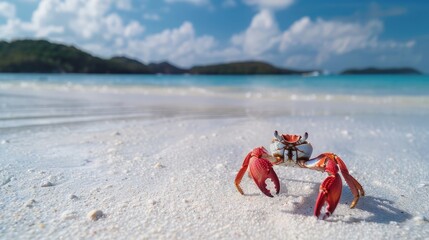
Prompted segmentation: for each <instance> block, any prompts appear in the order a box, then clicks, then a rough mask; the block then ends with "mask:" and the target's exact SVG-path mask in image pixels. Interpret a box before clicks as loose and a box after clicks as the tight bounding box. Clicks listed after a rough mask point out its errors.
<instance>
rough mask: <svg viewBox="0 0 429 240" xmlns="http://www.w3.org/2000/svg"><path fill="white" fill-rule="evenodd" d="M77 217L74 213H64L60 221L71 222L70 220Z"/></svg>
mask: <svg viewBox="0 0 429 240" xmlns="http://www.w3.org/2000/svg"><path fill="white" fill-rule="evenodd" d="M77 217H78V215H77V212H75V211H68V210H67V211H64V212H63V213H62V214H61V219H62V220H71V219H76V218H77Z"/></svg>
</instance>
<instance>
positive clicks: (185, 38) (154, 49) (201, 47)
mask: <svg viewBox="0 0 429 240" xmlns="http://www.w3.org/2000/svg"><path fill="white" fill-rule="evenodd" d="M215 44H216V41H215V39H214V38H213V37H211V36H200V37H198V36H196V34H195V30H194V27H193V25H192V23H190V22H184V23H183V24H182V25H181V26H180V27H179V28H175V29H166V30H164V31H162V32H160V33H157V34H153V35H150V36H148V37H146V38H145V39H143V40H134V41H131V42H130V44H129V46H128V48H127V49H126V50H125V52H127V53H129V55H131V56H135V57H138V58H140V59H142V60H143V61H146V62H149V61H163V60H169V61H172V62H174V63H175V64H178V65H180V66H190V65H191V64H194V63H195V62H196V61H198V60H199V59H204V58H207V57H209V56H210V51H212V49H213V48H214V46H215Z"/></svg>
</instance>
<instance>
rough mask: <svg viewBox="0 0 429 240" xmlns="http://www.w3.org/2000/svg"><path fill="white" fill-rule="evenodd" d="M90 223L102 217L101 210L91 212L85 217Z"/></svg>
mask: <svg viewBox="0 0 429 240" xmlns="http://www.w3.org/2000/svg"><path fill="white" fill-rule="evenodd" d="M86 216H87V217H88V218H89V219H91V220H92V221H97V220H98V219H100V218H102V217H104V213H103V212H102V211H101V210H95V209H94V210H92V211H90V212H89V213H88V214H87V215H86Z"/></svg>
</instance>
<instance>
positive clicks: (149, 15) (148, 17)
mask: <svg viewBox="0 0 429 240" xmlns="http://www.w3.org/2000/svg"><path fill="white" fill-rule="evenodd" d="M143 18H144V19H146V20H151V21H159V20H161V17H160V16H159V15H158V14H156V13H145V14H143Z"/></svg>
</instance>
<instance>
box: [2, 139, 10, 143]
mask: <svg viewBox="0 0 429 240" xmlns="http://www.w3.org/2000/svg"><path fill="white" fill-rule="evenodd" d="M6 143H10V141H9V140H7V139H3V140H1V144H6Z"/></svg>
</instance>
